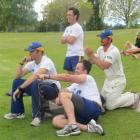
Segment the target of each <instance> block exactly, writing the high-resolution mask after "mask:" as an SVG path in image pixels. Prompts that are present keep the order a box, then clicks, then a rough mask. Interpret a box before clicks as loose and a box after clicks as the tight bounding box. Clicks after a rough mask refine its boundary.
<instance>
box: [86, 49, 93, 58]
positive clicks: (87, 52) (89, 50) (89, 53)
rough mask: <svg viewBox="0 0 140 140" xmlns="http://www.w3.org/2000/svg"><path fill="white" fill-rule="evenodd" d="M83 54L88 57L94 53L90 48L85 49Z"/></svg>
mask: <svg viewBox="0 0 140 140" xmlns="http://www.w3.org/2000/svg"><path fill="white" fill-rule="evenodd" d="M85 54H86V55H87V56H88V57H90V56H91V55H94V52H93V50H92V49H91V48H85Z"/></svg>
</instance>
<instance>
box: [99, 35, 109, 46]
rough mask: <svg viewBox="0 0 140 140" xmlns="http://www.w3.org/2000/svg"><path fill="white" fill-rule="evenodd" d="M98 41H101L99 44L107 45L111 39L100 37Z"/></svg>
mask: <svg viewBox="0 0 140 140" xmlns="http://www.w3.org/2000/svg"><path fill="white" fill-rule="evenodd" d="M100 43H101V46H107V45H108V44H110V43H111V39H110V38H108V37H106V38H103V39H101V41H100Z"/></svg>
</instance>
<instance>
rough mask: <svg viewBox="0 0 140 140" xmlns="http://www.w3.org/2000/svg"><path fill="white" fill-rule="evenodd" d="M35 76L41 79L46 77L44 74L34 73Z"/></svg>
mask: <svg viewBox="0 0 140 140" xmlns="http://www.w3.org/2000/svg"><path fill="white" fill-rule="evenodd" d="M36 76H37V78H38V79H41V80H45V79H46V78H47V77H46V74H36Z"/></svg>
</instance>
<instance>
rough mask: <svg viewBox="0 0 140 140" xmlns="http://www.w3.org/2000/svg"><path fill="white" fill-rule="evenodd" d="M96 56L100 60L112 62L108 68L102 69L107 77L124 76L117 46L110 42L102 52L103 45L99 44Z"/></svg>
mask: <svg viewBox="0 0 140 140" xmlns="http://www.w3.org/2000/svg"><path fill="white" fill-rule="evenodd" d="M97 57H99V58H100V60H105V61H108V62H109V63H111V64H112V65H111V66H110V67H109V68H108V69H105V70H104V72H105V75H106V78H107V79H110V78H112V79H113V78H119V77H124V78H125V75H124V72H123V66H122V61H121V55H120V52H119V50H118V48H117V47H115V46H114V45H112V44H111V45H110V47H109V48H108V50H107V51H106V52H104V50H103V46H101V47H99V48H98V50H97Z"/></svg>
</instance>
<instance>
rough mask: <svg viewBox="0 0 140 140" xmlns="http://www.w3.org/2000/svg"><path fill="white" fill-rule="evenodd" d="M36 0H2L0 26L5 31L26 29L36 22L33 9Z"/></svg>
mask: <svg viewBox="0 0 140 140" xmlns="http://www.w3.org/2000/svg"><path fill="white" fill-rule="evenodd" d="M35 1H36V0H5V1H4V0H3V1H2V2H1V4H0V6H1V11H2V13H1V15H0V19H2V20H1V21H2V22H0V26H1V27H2V28H3V29H5V30H7V31H15V30H17V31H18V30H21V28H23V29H22V30H27V29H26V27H27V28H28V29H29V27H31V26H33V25H34V23H36V22H37V14H36V13H35V11H34V9H33V4H34V2H35Z"/></svg>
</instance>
